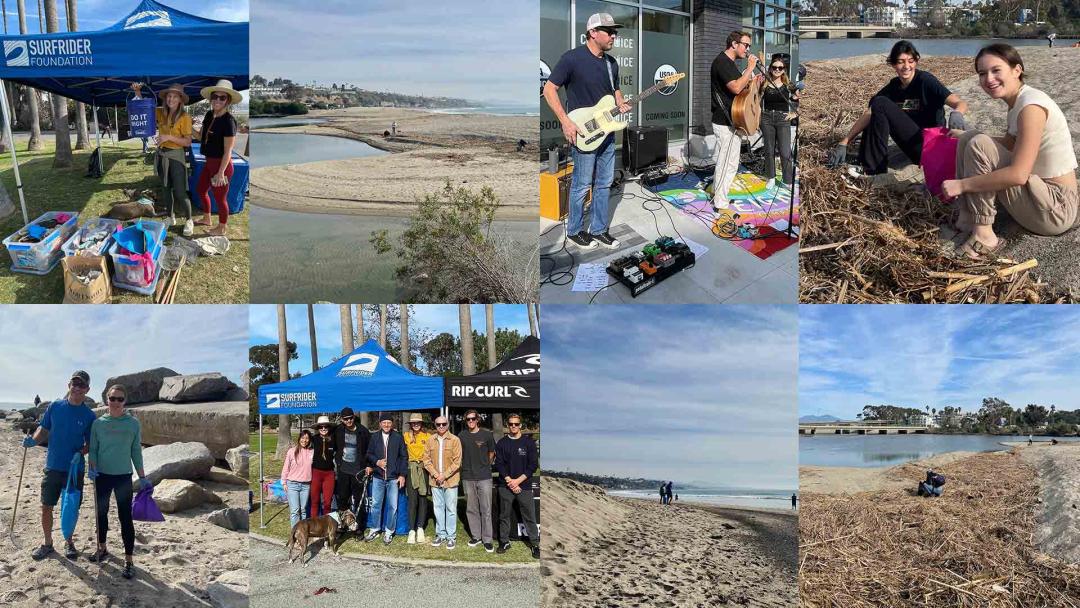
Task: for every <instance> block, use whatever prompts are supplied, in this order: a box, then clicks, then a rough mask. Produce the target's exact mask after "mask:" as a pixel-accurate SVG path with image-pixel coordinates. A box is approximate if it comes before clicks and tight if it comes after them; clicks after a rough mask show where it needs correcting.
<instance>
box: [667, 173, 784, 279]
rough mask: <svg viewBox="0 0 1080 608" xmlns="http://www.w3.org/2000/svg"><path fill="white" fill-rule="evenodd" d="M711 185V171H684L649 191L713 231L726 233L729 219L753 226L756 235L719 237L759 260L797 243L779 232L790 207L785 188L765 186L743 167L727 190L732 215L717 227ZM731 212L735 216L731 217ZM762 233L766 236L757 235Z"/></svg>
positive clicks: (727, 232) (729, 230) (761, 180)
mask: <svg viewBox="0 0 1080 608" xmlns="http://www.w3.org/2000/svg"><path fill="white" fill-rule="evenodd" d="M798 183H799V180H798V178H796V180H795V197H794V215H793V218H794V222H795V224H796V225H798V223H799V185H798ZM711 184H712V172H711V171H688V172H686V173H678V174H675V175H670V176H668V178H667V179H666V180H665V181H664V182H661V183H660V184H657V185H655V186H653V187H652V188H651V190H652V192H654V193H656V194H657V195H658V196H659V197H660V198H662V199H664V200H665V201H667V202H668V203H671V205H673V206H674V207H675V208H676V209H678V210H679V211H681V212H683V214H685V215H689V216H691V217H694V218H697V219H698V220H700V221H702V222H703V223H705V222H707V223H709V224H710V226H711V227H712V229H713V233H714V234H717V233H719V234H722V235H728V234H730V232H731V226H730V222H731V221H734V223H735V224H737V225H742V224H746V223H750V224H753V225H754V226H756V227H757V230H758V233H759V237H758V238H754V239H745V238H744V239H740V238H737V237H733V238H725V237H720V238H723V239H724V240H726V241H728V242H730V243H732V244H734V245H735V246H737V247H739V248H740V249H743V250H745V251H749V252H750V253H752V254H754V255H755V256H757V257H758V258H761V259H763V260H764V259H767V258H768V257H769V256H771V255H773V254H774V253H776V252H778V251H783V250H784V249H786V248H787V247H789V246H791V245H793V244H795V243H797V242H798V239H793V238H790V237H788V236H786V235H783V234H781V233H782V232H783V231H784V230H785V229H786V228H787V224H788V221H787V220H788V210H789V209H791V207H792V196H791V193H790V192H789V190H788V189H787V188H780V187H778V186H773V187H772V188H771V189H770V188H766V187H765V186H766V180H764V179H762V178H761V177H760V176H757V175H755V174H753V173H749V172H747V171H745V170H744V171H743V172H741V173H739V174H738V176H736V178H735V182H734V183H733V184H732V185H731V190H730V191H729V192H728V200H729V201H731V206H730V207H728V211H729V212H730V213H731V214H732V216H729V217H724V218H722V219H721V223H724V224H728V225H727V226H721V227H718V226H716V225H715V224H714V221H715V220H716V218H717V216H716V214H715V213H713V210H712V195H711V194H710V191H711ZM734 214H737V215H738V217H737V218H735V217H734ZM725 220H727V221H726V222H725ZM769 235H776V236H769ZM762 236H768V238H761V237H762Z"/></svg>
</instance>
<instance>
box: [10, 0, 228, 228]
mask: <svg viewBox="0 0 1080 608" xmlns="http://www.w3.org/2000/svg"><path fill="white" fill-rule="evenodd" d="M0 40H2V41H3V47H4V61H3V63H2V64H0V79H2V80H6V81H10V82H17V83H19V84H24V85H27V86H31V87H34V88H36V89H40V90H43V91H48V92H50V93H56V94H58V95H62V96H64V97H67V98H69V99H74V100H76V101H82V102H85V103H88V104H90V105H92V106H94V108H95V111H94V112H93V116H94V130H95V131H97V128H98V125H97V111H96V108H97V107H98V106H118V105H123V104H124V103H125V102H126V100H127V99H128V97H129V96H130V94H131V85H132V83H136V82H139V83H143V84H145V85H147V87H148V88H149V90H150V91H151V92H153V93H154V94H156V93H157V91H159V90H160V89H163V88H167V87H168V86H169V85H172V84H176V83H179V84H181V85H183V86H184V91H185V92H186V93H187V94H188V96H189V97H190V98H191V99H192V100H198V99H199V98H200V95H199V91H200V90H201V89H202V88H203V87H206V86H210V85H213V84H216V83H217V81H218V80H219V79H222V78H225V79H228V80H231V81H232V83H233V88H234V89H236V90H241V91H242V90H244V89H247V88H248V23H246V22H242V23H233V22H225V21H214V20H212V19H204V18H202V17H197V16H195V15H190V14H188V13H185V12H182V11H178V10H176V9H174V8H172V7H169V6H165V5H164V4H160V3H158V2H155V1H154V0H142V1H141V2H139V4H138V6H136V7H135V8H134V10H132V11H131V13H129V14H128V15H127V16H126V17H124V18H123V19H121V20H120V21H118V22H117V23H115V24H113V25H112V26H109V27H107V28H105V29H102V30H97V31H85V32H54V33H50V34H32V35H18V36H15V35H9V36H0ZM0 102H2V103H3V112H4V117H5V120H4V129H5V132H6V133H7V135H8V140H9V141H10V140H11V127H10V123H11V121H10V119H9V118H10V115H11V114H10V111H9V107H8V100H7V95H6V92H5V91H4V89H3V87H0ZM97 141H98V147H99V148H100V146H101V137H100V135H98V137H97ZM11 154H12V160H13V162H14V167H15V180H16V184H17V185H18V188H19V200H20V202H21V204H22V212H23V220H24V221H27V222H29V219H28V218H27V215H26V201H25V199H24V198H23V191H22V181H21V179H20V178H19V165H18V160H17V159H16V158H15V148H14V146H12V148H11Z"/></svg>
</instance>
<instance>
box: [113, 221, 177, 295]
mask: <svg viewBox="0 0 1080 608" xmlns="http://www.w3.org/2000/svg"><path fill="white" fill-rule="evenodd" d="M164 239H165V224H163V223H161V222H155V221H153V220H139V221H137V222H136V223H135V224H134V225H132V226H129V227H127V228H125V229H124V230H121V231H120V232H117V233H116V234H114V235H113V244H112V246H110V247H109V255H110V256H111V257H112V259H113V283H115V284H116V286H117V287H120V288H122V289H126V290H128V291H134V292H135V293H139V294H142V295H151V294H153V293H154V288H155V287H156V283H157V280H158V278H159V277H160V276H161V269H160V267H159V265H158V260H159V258H160V256H161V255H162V254H163V253H164V252H165V246H164V244H163V243H162V241H163V240H164Z"/></svg>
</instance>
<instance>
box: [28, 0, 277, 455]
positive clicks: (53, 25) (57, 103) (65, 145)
mask: <svg viewBox="0 0 1080 608" xmlns="http://www.w3.org/2000/svg"><path fill="white" fill-rule="evenodd" d="M44 2H45V29H47V30H48V31H49V32H56V31H59V30H60V19H59V18H58V17H57V16H56V0H44ZM51 97H52V117H53V131H55V132H56V153H55V154H54V155H53V163H52V166H53V167H58V168H63V167H70V166H71V164H72V162H73V161H74V159H73V158H72V156H71V133H69V132H68V111H67V98H66V97H61V96H60V95H57V94H55V93H54V94H53V95H52V96H51ZM280 432H281V430H280V429H278V433H280ZM279 449H280V447H279Z"/></svg>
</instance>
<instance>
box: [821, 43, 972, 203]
mask: <svg viewBox="0 0 1080 608" xmlns="http://www.w3.org/2000/svg"><path fill="white" fill-rule="evenodd" d="M920 57H921V55H919V51H917V50H916V49H915V45H913V44H911V43H910V42H908V41H907V40H901V41H899V42H897V43H896V44H894V45H893V47H892V50H891V51H890V52H889V58H888V64H889V65H890V66H892V69H893V70H894V71H895V72H896V78H893V79H892V80H890V81H889V83H888V84H886V85H885V86H884V87H883V88H882V89H881V90H880V91H878V92H877V93H876V94H875V95H874V96H873V97H872V98H871V99H870V104H869V107H868V108H867V109H866V110H865V111H864V112H863V113H862V116H860V117H859V119H858V120H856V121H855V124H854V125H852V126H851V129H850V130H848V133H847V135H845V136H844V138H843V139H841V140H840V143H838V144H837V145H836V147H835V148H833V149H832V151H831V152H830V154H829V160H828V165H829V166H830V167H834V168H835V167H840V166H841V165H843V164H844V163H846V162H847V147H848V143H849V142H850V141H851V140H853V139H855V136H856V135H858V134H859V133H862V134H863V138H862V147H860V148H859V156H858V158H859V164H860V166H861V169H862V173H863V174H864V175H866V176H869V177H870V178H871V183H873V184H884V183H885V181H884V179H875V178H874V177H873V176H875V175H882V176H885V175H887V174H888V171H889V139H890V138H891V139H892V140H893V141H894V142H896V144H897V145H898V146H899V147H900V150H902V151H903V152H904V155H905V156H907V157H908V159H909V160H911V162H913V163H915V164H919V162H920V160H921V159H922V146H923V129H929V128H931V127H939V126H944V125H945V106H949V107H950V108H952V110H953V111H952V112H950V113H949V121H948V127H949V128H950V129H958V130H964V129H966V128H967V125H966V123H965V122H964V115H965V114H966V113H967V111H968V104H967V102H966V101H964V100H962V99H960V96H959V95H957V94H956V93H953V92H952V91H950V90H949V89H947V88H946V87H945V85H943V84H941V81H939V80H938V79H937V78H936V77H935V76H934V75H933V74H931V73H930V72H926V71H923V70H920V69H918V66H919V58H920Z"/></svg>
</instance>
